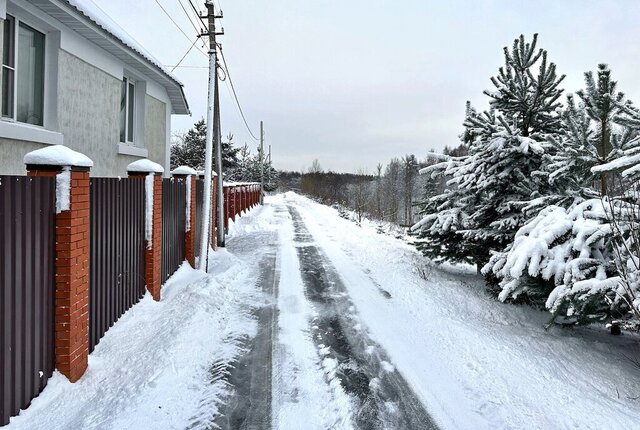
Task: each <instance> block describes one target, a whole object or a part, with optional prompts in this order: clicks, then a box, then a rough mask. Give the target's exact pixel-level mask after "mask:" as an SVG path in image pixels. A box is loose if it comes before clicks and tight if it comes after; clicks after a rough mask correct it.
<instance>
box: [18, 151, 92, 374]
mask: <svg viewBox="0 0 640 430" xmlns="http://www.w3.org/2000/svg"><path fill="white" fill-rule="evenodd" d="M24 163H25V164H26V165H27V175H28V176H55V178H56V226H55V232H56V233H55V234H56V244H55V247H56V253H55V298H54V306H55V312H54V314H55V333H54V348H55V366H56V368H57V369H58V370H59V371H60V373H62V374H63V375H64V376H66V377H67V378H68V379H69V380H70V381H71V382H76V381H77V380H78V379H80V377H81V376H82V375H83V374H84V372H85V371H86V370H87V366H88V359H89V234H90V231H89V216H90V207H89V204H90V201H89V199H90V192H89V187H90V184H89V169H90V168H91V167H92V166H93V161H91V159H89V158H88V157H87V156H85V155H84V154H81V153H79V152H75V151H73V150H71V149H69V148H67V147H65V146H62V145H55V146H49V147H46V148H42V149H38V150H36V151H33V152H29V153H28V154H27V155H25V157H24Z"/></svg>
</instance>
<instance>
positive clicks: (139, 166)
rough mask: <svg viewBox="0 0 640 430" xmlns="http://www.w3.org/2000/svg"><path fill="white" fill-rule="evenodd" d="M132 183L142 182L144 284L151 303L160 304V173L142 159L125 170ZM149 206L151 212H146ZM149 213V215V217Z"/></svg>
mask: <svg viewBox="0 0 640 430" xmlns="http://www.w3.org/2000/svg"><path fill="white" fill-rule="evenodd" d="M127 172H129V177H130V178H132V179H141V180H144V181H145V246H144V282H145V284H146V286H147V290H148V291H149V292H150V293H151V296H152V297H153V300H155V301H160V287H161V280H160V278H161V275H162V272H161V268H162V173H163V172H164V169H163V168H162V166H160V165H159V164H156V163H154V162H152V161H150V160H147V159H143V160H138V161H135V162H133V163H131V164H129V165H128V166H127ZM149 204H151V205H152V210H151V211H149ZM149 212H150V213H149Z"/></svg>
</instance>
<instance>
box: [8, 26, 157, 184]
mask: <svg viewBox="0 0 640 430" xmlns="http://www.w3.org/2000/svg"><path fill="white" fill-rule="evenodd" d="M1 22H2V20H0V58H1V54H2V52H1V47H2V43H1V35H2V31H1V30H2V28H1ZM57 90H58V91H57V93H58V124H59V130H58V131H59V132H61V133H62V134H63V136H64V145H65V146H67V147H69V148H71V149H73V150H76V151H79V152H82V153H84V154H86V155H88V156H89V157H90V158H92V159H93V161H94V167H93V168H92V169H91V176H126V174H127V171H126V166H127V165H128V164H129V163H131V162H133V161H135V160H138V159H140V157H136V156H131V155H124V154H119V153H118V144H119V143H120V123H119V115H120V91H121V81H120V80H119V79H117V78H115V77H114V76H112V75H110V74H108V73H106V72H104V71H102V70H101V69H98V68H97V67H94V66H92V65H91V64H89V63H87V62H85V61H83V60H81V59H79V58H78V57H76V56H74V55H72V54H70V53H68V52H66V51H64V50H62V49H61V50H60V51H59V58H58V82H57ZM144 100H145V107H144V108H145V110H144V111H145V115H144V134H145V136H144V139H143V140H144V147H145V149H147V150H148V157H147V158H149V159H151V160H152V161H155V162H156V163H159V164H161V165H164V163H165V156H166V139H167V134H166V132H167V114H166V112H167V104H166V103H164V102H162V101H160V100H158V99H156V98H154V97H151V96H149V95H148V94H147V95H145V97H144ZM46 146H47V145H46V144H40V143H34V142H26V141H16V140H10V139H6V138H2V137H0V160H1V163H0V174H9V175H22V174H25V168H24V164H23V161H22V160H23V157H24V155H25V154H26V153H27V152H29V151H33V150H35V149H39V148H43V147H46Z"/></svg>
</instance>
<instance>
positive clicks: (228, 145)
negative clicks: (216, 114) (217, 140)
mask: <svg viewBox="0 0 640 430" xmlns="http://www.w3.org/2000/svg"><path fill="white" fill-rule="evenodd" d="M206 141H207V125H206V124H205V121H204V119H200V120H199V121H198V122H196V123H195V124H194V125H193V128H191V129H190V130H188V131H187V132H186V133H185V134H183V135H182V136H180V138H179V141H178V142H175V143H173V144H172V145H171V168H172V169H175V168H176V167H178V166H189V167H192V168H194V169H196V170H204V158H205V150H206ZM238 151H239V149H238V148H234V146H233V135H231V134H230V135H228V136H227V139H226V140H224V139H223V140H222V168H223V171H225V170H227V169H233V168H235V167H236V165H237V163H238ZM215 154H216V148H215V146H214V148H213V158H212V160H213V161H212V163H213V164H212V166H213V165H215V159H216V157H215Z"/></svg>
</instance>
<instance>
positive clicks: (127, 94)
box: [120, 78, 136, 143]
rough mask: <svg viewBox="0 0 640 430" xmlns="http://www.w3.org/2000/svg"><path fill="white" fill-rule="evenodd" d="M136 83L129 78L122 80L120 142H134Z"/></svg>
mask: <svg viewBox="0 0 640 430" xmlns="http://www.w3.org/2000/svg"><path fill="white" fill-rule="evenodd" d="M135 95H136V84H135V82H133V81H132V80H131V79H129V78H124V79H123V80H122V89H121V95H120V142H122V143H133V140H134V128H135V111H136V97H135Z"/></svg>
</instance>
